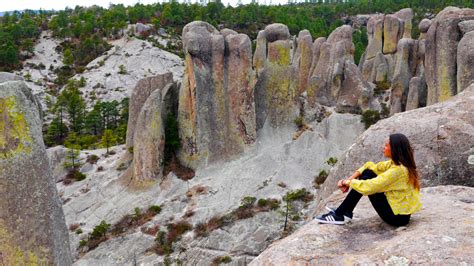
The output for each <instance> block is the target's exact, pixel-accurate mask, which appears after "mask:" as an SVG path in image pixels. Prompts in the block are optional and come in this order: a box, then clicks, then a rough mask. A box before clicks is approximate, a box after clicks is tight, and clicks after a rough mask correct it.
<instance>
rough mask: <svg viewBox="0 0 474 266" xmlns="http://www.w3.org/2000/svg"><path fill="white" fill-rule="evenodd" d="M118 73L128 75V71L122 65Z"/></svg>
mask: <svg viewBox="0 0 474 266" xmlns="http://www.w3.org/2000/svg"><path fill="white" fill-rule="evenodd" d="M118 73H119V74H122V75H125V74H127V69H126V68H125V66H124V65H120V66H119V72H118Z"/></svg>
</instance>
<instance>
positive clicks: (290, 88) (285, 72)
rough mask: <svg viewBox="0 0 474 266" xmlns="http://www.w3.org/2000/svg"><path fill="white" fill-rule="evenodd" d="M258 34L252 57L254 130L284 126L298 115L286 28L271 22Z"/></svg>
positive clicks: (295, 86) (288, 35)
mask: <svg viewBox="0 0 474 266" xmlns="http://www.w3.org/2000/svg"><path fill="white" fill-rule="evenodd" d="M259 36H260V39H259V38H258V37H257V48H256V52H255V55H254V59H253V61H254V64H255V68H256V70H257V73H258V80H257V83H256V84H255V112H256V118H257V121H256V126H257V130H260V129H261V128H263V127H264V125H265V124H267V125H268V126H269V127H271V128H276V127H280V126H284V125H287V124H288V123H289V122H291V121H293V119H294V118H295V117H296V116H297V114H298V107H297V102H296V101H297V99H296V95H297V94H296V90H297V85H296V79H295V78H294V76H293V75H294V74H293V71H294V70H293V67H292V65H291V53H290V50H291V42H290V34H289V31H288V27H287V26H286V25H283V24H279V23H276V24H271V25H268V26H267V27H265V30H264V31H263V32H262V33H261V34H259ZM306 36H307V35H306ZM263 37H265V39H262V38H263ZM306 38H307V37H306ZM300 50H301V49H300ZM305 50H306V49H305ZM263 51H266V53H264V52H263ZM262 65H263V68H261V66H262ZM302 82H304V81H302Z"/></svg>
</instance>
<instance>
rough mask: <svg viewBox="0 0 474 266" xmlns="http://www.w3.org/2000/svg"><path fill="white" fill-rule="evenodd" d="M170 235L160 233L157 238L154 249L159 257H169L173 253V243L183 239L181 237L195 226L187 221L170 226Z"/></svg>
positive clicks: (168, 226) (168, 227) (163, 232)
mask: <svg viewBox="0 0 474 266" xmlns="http://www.w3.org/2000/svg"><path fill="white" fill-rule="evenodd" d="M166 227H167V229H168V233H166V232H165V231H161V230H160V231H159V232H158V234H157V235H156V238H155V246H154V247H153V248H152V249H153V250H154V251H155V252H156V253H157V254H158V255H169V254H171V253H172V252H173V243H174V242H176V241H178V240H179V239H181V236H182V235H183V234H184V233H186V232H187V231H189V230H192V229H193V226H192V225H191V224H190V223H188V222H186V221H179V222H177V223H175V224H168V225H167V226H166Z"/></svg>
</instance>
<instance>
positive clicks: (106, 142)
mask: <svg viewBox="0 0 474 266" xmlns="http://www.w3.org/2000/svg"><path fill="white" fill-rule="evenodd" d="M115 142H116V137H115V136H114V133H113V131H112V130H110V129H106V130H104V135H102V145H103V146H104V147H105V148H106V149H107V154H108V153H109V147H110V146H112V145H113V144H115Z"/></svg>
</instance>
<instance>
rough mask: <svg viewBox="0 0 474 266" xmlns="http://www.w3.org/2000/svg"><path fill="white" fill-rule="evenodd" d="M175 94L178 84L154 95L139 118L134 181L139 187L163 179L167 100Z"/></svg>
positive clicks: (134, 143)
mask: <svg viewBox="0 0 474 266" xmlns="http://www.w3.org/2000/svg"><path fill="white" fill-rule="evenodd" d="M172 90H176V85H174V83H168V84H167V85H166V86H165V87H164V88H159V89H157V90H155V91H153V92H152V93H151V95H150V96H149V97H148V99H147V100H146V101H145V103H144V105H143V107H142V108H141V111H140V114H139V115H138V118H137V122H136V130H135V134H134V141H133V147H134V152H133V181H134V182H135V183H134V184H136V185H138V184H146V183H147V182H150V181H155V180H157V179H158V178H161V177H162V175H163V159H164V149H165V121H166V116H167V113H168V112H167V110H166V106H165V98H166V95H167V94H171V93H172V92H171V91H172Z"/></svg>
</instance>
